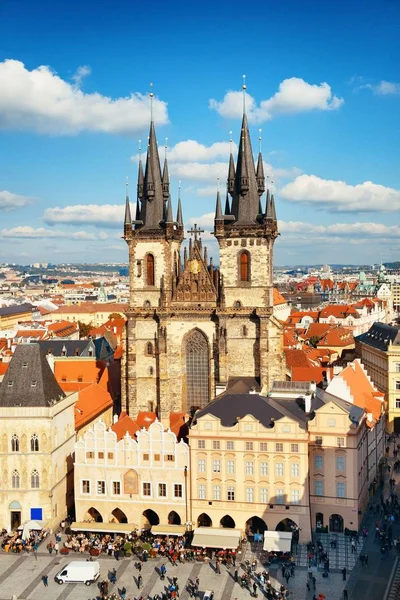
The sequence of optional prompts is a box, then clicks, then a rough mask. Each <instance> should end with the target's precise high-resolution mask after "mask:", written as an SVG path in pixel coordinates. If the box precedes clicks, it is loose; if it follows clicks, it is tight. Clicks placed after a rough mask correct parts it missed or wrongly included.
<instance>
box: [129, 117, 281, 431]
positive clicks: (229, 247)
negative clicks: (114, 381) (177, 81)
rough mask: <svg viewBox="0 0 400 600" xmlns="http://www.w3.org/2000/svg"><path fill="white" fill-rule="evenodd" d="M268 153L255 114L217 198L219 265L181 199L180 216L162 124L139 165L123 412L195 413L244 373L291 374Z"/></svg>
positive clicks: (265, 382)
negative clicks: (160, 143)
mask: <svg viewBox="0 0 400 600" xmlns="http://www.w3.org/2000/svg"><path fill="white" fill-rule="evenodd" d="M264 192H265V178H264V172H263V161H262V156H261V153H260V154H259V156H258V161H257V165H256V166H255V164H254V159H253V154H252V148H251V141H250V135H249V130H248V124H247V118H246V115H244V117H243V122H242V130H241V135H240V144H239V152H238V158H237V164H236V165H235V163H234V160H233V156H232V155H231V156H230V160H229V167H228V181H227V197H226V201H225V207H224V210H222V205H221V198H220V193H219V192H218V194H217V202H216V210H215V221H214V235H215V237H216V239H217V241H218V244H219V249H220V264H219V267H218V268H216V267H215V266H214V265H213V261H212V259H209V258H208V255H207V248H204V247H203V244H202V240H201V238H200V235H199V234H200V233H201V232H200V230H198V229H197V227H196V226H195V227H194V228H192V231H191V232H189V233H190V235H191V238H190V240H189V246H188V247H185V248H184V250H183V252H182V251H181V246H182V242H183V241H184V224H183V216H182V208H181V203H180V199H179V201H178V209H177V214H176V218H175V217H174V216H173V211H172V202H171V197H170V192H169V175H168V165H167V160H165V162H164V165H163V169H162V170H161V164H160V159H159V154H158V147H157V141H156V135H155V129H154V123H153V122H152V123H151V125H150V135H149V142H148V148H147V157H146V164H145V169H144V171H143V167H142V163H141V162H140V163H139V175H138V186H137V208H136V216H135V219H132V217H131V211H130V203H129V198H128V197H127V199H126V209H125V223H124V239H125V240H126V242H127V244H128V248H129V275H130V302H129V308H128V310H127V312H126V316H127V324H126V336H125V340H124V344H125V348H124V353H123V362H122V409H123V410H125V411H126V412H128V413H129V414H130V415H132V416H136V415H137V413H138V412H139V411H149V410H150V411H155V412H157V414H158V416H159V418H160V419H161V420H162V421H164V420H166V419H167V418H168V415H169V413H170V412H172V411H177V412H187V413H189V414H193V413H194V412H195V410H196V409H198V408H203V407H204V406H205V405H206V404H207V403H208V402H210V401H211V400H213V399H214V397H215V396H216V395H217V394H218V393H220V392H222V391H224V390H225V389H226V388H227V387H229V386H230V384H231V383H232V382H233V381H236V380H237V378H250V380H251V379H252V380H254V383H255V386H258V387H259V389H264V390H268V389H269V388H270V386H271V385H272V381H273V380H274V379H284V358H283V350H282V326H281V324H280V323H279V321H277V320H276V319H275V318H274V316H273V246H274V242H275V239H276V237H277V236H278V230H277V219H276V213H275V202H274V197H273V195H270V193H269V191H268V190H267V193H266V199H265V201H263V195H264Z"/></svg>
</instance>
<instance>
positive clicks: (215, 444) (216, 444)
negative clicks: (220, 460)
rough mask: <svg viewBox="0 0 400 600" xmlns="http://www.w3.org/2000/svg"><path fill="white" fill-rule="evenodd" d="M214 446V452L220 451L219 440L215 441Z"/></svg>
mask: <svg viewBox="0 0 400 600" xmlns="http://www.w3.org/2000/svg"><path fill="white" fill-rule="evenodd" d="M212 446H213V450H220V449H221V442H220V441H219V440H213V443H212Z"/></svg>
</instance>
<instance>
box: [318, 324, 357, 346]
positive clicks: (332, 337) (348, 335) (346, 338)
mask: <svg viewBox="0 0 400 600" xmlns="http://www.w3.org/2000/svg"><path fill="white" fill-rule="evenodd" d="M354 345H355V343H354V337H353V334H352V332H351V331H349V330H348V329H346V328H345V327H332V328H331V329H329V331H327V332H326V334H325V335H324V336H323V337H322V339H321V340H320V341H319V342H318V344H317V347H318V348H320V347H325V346H334V347H347V346H354Z"/></svg>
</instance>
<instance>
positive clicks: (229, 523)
mask: <svg viewBox="0 0 400 600" xmlns="http://www.w3.org/2000/svg"><path fill="white" fill-rule="evenodd" d="M219 524H220V525H221V527H224V528H226V529H234V528H235V526H236V523H235V521H234V520H233V519H232V517H231V516H230V515H225V516H224V517H222V519H221V520H220V522H219Z"/></svg>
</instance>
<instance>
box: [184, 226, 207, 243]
mask: <svg viewBox="0 0 400 600" xmlns="http://www.w3.org/2000/svg"><path fill="white" fill-rule="evenodd" d="M187 233H188V234H189V235H193V236H194V241H195V242H197V236H198V235H199V234H200V233H204V229H198V227H197V223H195V224H194V227H192V228H191V229H188V230H187Z"/></svg>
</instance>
